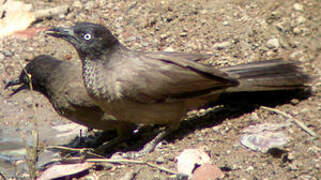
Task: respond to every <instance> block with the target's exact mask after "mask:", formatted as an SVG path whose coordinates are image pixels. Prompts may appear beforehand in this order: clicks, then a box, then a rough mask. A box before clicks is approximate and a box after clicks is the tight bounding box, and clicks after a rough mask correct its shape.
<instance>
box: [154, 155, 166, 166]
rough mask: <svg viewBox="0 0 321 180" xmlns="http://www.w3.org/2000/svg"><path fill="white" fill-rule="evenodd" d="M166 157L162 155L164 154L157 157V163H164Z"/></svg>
mask: <svg viewBox="0 0 321 180" xmlns="http://www.w3.org/2000/svg"><path fill="white" fill-rule="evenodd" d="M164 161H165V160H164V158H163V157H162V156H160V157H158V158H157V159H156V163H157V164H163V163H164Z"/></svg>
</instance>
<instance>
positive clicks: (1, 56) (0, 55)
mask: <svg viewBox="0 0 321 180" xmlns="http://www.w3.org/2000/svg"><path fill="white" fill-rule="evenodd" d="M2 60H4V55H3V54H2V53H0V61H2Z"/></svg>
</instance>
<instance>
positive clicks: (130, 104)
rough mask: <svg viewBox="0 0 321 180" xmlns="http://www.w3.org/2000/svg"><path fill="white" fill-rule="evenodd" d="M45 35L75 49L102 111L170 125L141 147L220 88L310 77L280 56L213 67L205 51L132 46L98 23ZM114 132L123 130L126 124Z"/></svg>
mask: <svg viewBox="0 0 321 180" xmlns="http://www.w3.org/2000/svg"><path fill="white" fill-rule="evenodd" d="M48 34H49V35H52V36H55V37H58V38H63V39H64V40H66V41H67V42H69V43H71V44H72V45H73V46H74V47H75V48H76V50H77V51H78V54H79V56H80V58H81V61H82V67H83V68H82V76H83V79H84V83H85V87H86V89H87V91H88V93H89V95H90V97H92V98H93V99H94V101H95V103H97V104H98V105H99V106H100V107H101V108H102V109H103V110H104V111H105V112H107V113H110V114H112V115H113V116H115V117H116V118H117V121H120V122H124V123H134V124H145V125H147V124H163V125H167V126H168V127H169V128H168V129H167V131H166V132H162V133H160V134H159V135H158V136H157V137H156V138H155V140H154V141H153V142H154V144H153V145H151V146H147V147H145V149H144V152H147V151H150V150H151V149H153V147H154V146H155V144H157V142H159V141H160V140H161V139H162V138H163V137H164V136H166V135H167V134H168V133H169V132H171V131H172V130H175V129H176V128H177V127H178V126H179V122H180V119H181V118H182V116H184V114H185V113H186V112H187V111H188V110H190V109H193V108H196V107H199V106H201V105H204V104H205V103H207V102H208V101H210V100H215V99H216V98H217V96H218V95H219V94H220V93H223V92H237V91H266V90H287V89H297V88H305V87H306V83H308V82H309V79H310V78H309V76H308V75H306V74H305V73H303V72H301V70H300V69H299V68H298V67H297V65H296V64H295V63H291V62H285V61H281V60H274V61H264V62H257V63H250V64H244V65H238V66H232V67H229V68H221V69H217V68H215V67H213V66H210V65H205V64H201V63H198V62H197V61H198V60H201V59H206V58H208V57H209V55H197V54H183V53H176V52H155V53H152V52H138V51H133V50H130V49H128V48H126V47H124V46H123V45H122V44H121V43H120V42H119V41H118V40H117V39H116V38H115V37H114V36H113V35H112V34H111V32H110V31H109V30H108V29H107V28H105V27H104V26H102V25H98V24H92V23H78V24H76V25H75V26H73V27H71V28H62V27H58V28H52V29H50V30H48ZM118 132H119V135H124V134H125V133H124V132H126V127H122V126H119V127H118Z"/></svg>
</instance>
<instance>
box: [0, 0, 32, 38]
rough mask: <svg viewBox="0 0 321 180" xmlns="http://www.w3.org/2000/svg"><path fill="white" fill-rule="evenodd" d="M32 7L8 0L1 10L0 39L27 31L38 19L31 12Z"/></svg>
mask: <svg viewBox="0 0 321 180" xmlns="http://www.w3.org/2000/svg"><path fill="white" fill-rule="evenodd" d="M30 10H31V5H30V4H24V3H23V2H20V1H14V0H8V1H6V3H5V4H4V5H3V6H2V7H1V9H0V17H2V18H1V19H0V38H3V37H5V36H8V35H10V34H12V33H14V32H16V31H21V30H25V29H27V28H28V27H29V26H30V24H31V23H32V22H34V21H35V20H36V17H35V16H34V15H33V14H32V13H31V12H30Z"/></svg>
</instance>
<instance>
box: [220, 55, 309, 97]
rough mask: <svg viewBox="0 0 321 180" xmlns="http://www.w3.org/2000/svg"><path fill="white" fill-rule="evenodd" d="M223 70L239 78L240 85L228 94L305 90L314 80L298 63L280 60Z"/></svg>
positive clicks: (232, 88) (229, 90) (230, 89)
mask: <svg viewBox="0 0 321 180" xmlns="http://www.w3.org/2000/svg"><path fill="white" fill-rule="evenodd" d="M221 70H223V71H225V72H227V73H228V74H230V75H231V76H239V81H240V85H239V86H237V87H231V88H229V89H227V92H240V91H273V90H286V89H303V88H306V87H308V83H309V82H311V80H312V78H311V77H310V76H309V75H308V74H306V73H304V72H303V71H302V69H301V68H300V67H299V66H298V63H297V62H287V61H283V60H280V59H277V60H269V61H261V62H253V63H248V64H242V65H235V66H231V67H227V68H222V69H221Z"/></svg>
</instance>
